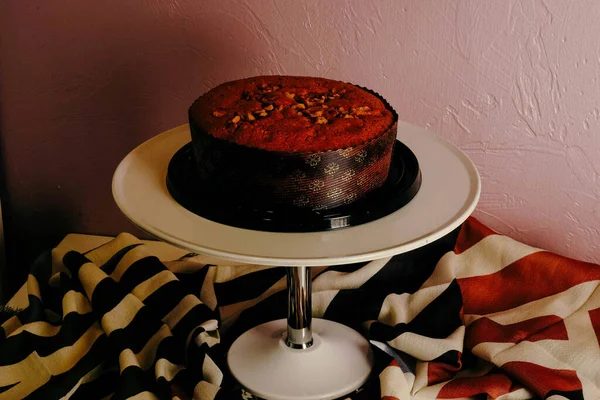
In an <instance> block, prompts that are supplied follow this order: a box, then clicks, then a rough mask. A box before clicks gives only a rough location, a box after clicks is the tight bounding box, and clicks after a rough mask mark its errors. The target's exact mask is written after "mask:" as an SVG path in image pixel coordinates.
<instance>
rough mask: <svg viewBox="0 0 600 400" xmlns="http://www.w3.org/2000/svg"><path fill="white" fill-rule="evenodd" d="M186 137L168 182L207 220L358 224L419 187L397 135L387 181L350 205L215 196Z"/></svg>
mask: <svg viewBox="0 0 600 400" xmlns="http://www.w3.org/2000/svg"><path fill="white" fill-rule="evenodd" d="M195 171H196V169H195V168H194V160H193V155H192V146H191V143H188V144H186V145H184V146H183V147H182V148H181V149H179V150H178V151H177V153H175V155H173V158H171V161H170V162H169V167H168V171H167V188H168V190H169V193H171V196H173V198H174V199H175V201H177V202H178V203H179V204H181V205H182V206H183V207H185V208H186V209H188V210H189V211H191V212H193V213H194V214H196V215H199V216H201V217H203V218H206V219H208V220H211V221H214V222H218V223H222V224H225V225H230V226H234V227H237V228H245V229H252V230H259V231H268V232H319V231H327V230H332V229H340V228H347V227H351V226H357V225H360V224H364V223H367V222H371V221H374V220H377V219H379V218H382V217H385V216H386V215H389V214H391V213H393V212H394V211H397V210H399V209H400V208H402V207H403V206H405V205H406V204H408V202H410V201H411V200H412V199H413V198H414V197H415V195H416V194H417V192H418V191H419V188H420V187H421V179H422V178H421V171H420V169H419V162H418V161H417V158H416V157H415V155H414V154H413V152H412V151H411V150H410V149H409V148H408V147H406V146H405V145H404V144H403V143H401V142H400V141H396V143H395V144H394V150H393V153H392V162H391V166H390V172H389V175H388V179H387V181H386V182H385V183H384V184H383V186H381V187H379V188H377V189H375V190H373V191H372V192H370V193H369V194H367V195H366V196H365V197H363V198H361V199H359V200H357V201H355V202H353V203H352V204H349V205H343V206H340V207H336V208H332V209H329V210H320V211H313V210H306V209H300V208H295V207H261V208H259V207H254V206H248V204H247V202H242V201H239V200H238V201H237V202H235V201H233V200H232V199H224V198H221V197H219V196H218V193H214V191H211V188H210V187H209V185H206V184H203V183H202V182H201V181H200V180H199V179H198V177H197V176H196V172H195Z"/></svg>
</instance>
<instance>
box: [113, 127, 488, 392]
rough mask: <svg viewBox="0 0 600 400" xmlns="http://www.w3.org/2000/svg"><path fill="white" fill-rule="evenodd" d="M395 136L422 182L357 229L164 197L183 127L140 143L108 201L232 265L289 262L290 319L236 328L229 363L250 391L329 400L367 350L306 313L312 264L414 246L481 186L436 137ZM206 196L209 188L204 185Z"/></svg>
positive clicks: (173, 240)
mask: <svg viewBox="0 0 600 400" xmlns="http://www.w3.org/2000/svg"><path fill="white" fill-rule="evenodd" d="M398 132H399V134H398V139H399V140H400V141H401V142H403V143H404V144H405V145H406V146H408V147H409V148H410V149H411V150H412V152H413V153H414V154H415V155H416V157H417V159H418V160H419V166H420V169H421V174H422V177H423V181H422V184H421V188H420V190H419V192H418V193H417V195H416V196H415V198H414V199H413V200H412V201H411V202H410V203H408V204H407V205H406V206H404V207H403V208H401V209H400V210H398V211H396V212H394V213H392V214H390V215H387V216H385V217H383V218H380V219H378V220H376V221H373V222H369V223H366V224H363V225H358V226H354V227H349V228H344V229H339V230H331V231H324V232H309V233H276V232H264V231H254V230H248V229H242V228H235V227H231V226H227V225H223V224H219V223H216V222H213V221H210V220H208V219H205V218H202V217H200V216H198V215H196V214H194V213H192V212H190V211H188V210H187V209H185V208H184V207H182V206H181V205H180V204H179V203H177V202H176V201H175V200H174V199H173V198H172V197H171V195H170V194H169V191H168V189H167V186H166V175H167V168H168V165H169V162H170V160H171V158H172V157H173V155H174V154H175V153H176V152H177V151H178V150H179V149H180V148H181V147H182V146H183V145H184V144H186V143H188V142H189V141H190V134H189V127H188V126H187V125H182V126H180V127H177V128H174V129H172V130H170V131H167V132H165V133H162V134H160V135H158V136H156V137H154V138H152V139H150V140H148V141H146V142H144V143H143V144H141V145H140V146H138V147H137V148H136V149H134V150H133V151H132V152H131V153H129V154H128V155H127V156H126V157H125V158H124V159H123V161H122V162H121V163H120V164H119V166H118V167H117V170H116V172H115V174H114V177H113V197H114V199H115V201H116V203H117V205H118V206H119V208H120V209H121V211H122V212H123V213H124V214H125V215H126V216H127V217H128V218H129V219H130V220H131V221H132V222H133V223H135V224H136V225H137V226H139V227H140V228H141V229H142V230H144V231H146V232H148V233H150V234H152V235H154V236H156V237H158V238H160V239H161V240H163V241H165V242H168V243H170V244H172V245H175V246H178V247H181V248H184V249H187V250H190V251H193V252H196V253H201V254H205V255H211V256H215V257H218V258H220V259H224V260H229V261H233V262H237V263H249V264H261V265H272V266H286V267H287V282H288V318H287V321H286V320H285V319H282V320H277V321H272V322H268V323H266V324H262V325H260V326H257V327H255V328H253V329H250V330H249V331H248V332H246V333H244V334H242V335H241V336H240V337H239V338H238V339H237V340H236V341H235V342H234V343H233V345H232V346H231V348H230V350H229V353H228V357H227V361H228V365H229V368H230V370H231V372H232V374H233V376H234V377H235V378H236V379H237V380H238V381H239V382H240V383H241V384H242V385H243V386H244V387H246V388H247V389H248V390H249V391H250V392H252V393H254V394H256V395H257V396H259V397H264V398H267V399H271V400H313V399H315V400H316V399H335V398H338V397H340V396H343V395H345V394H347V393H350V392H352V391H353V390H355V389H357V388H359V387H360V386H361V385H362V384H363V383H364V382H365V381H366V380H367V378H368V376H369V374H370V372H371V366H372V361H371V354H370V346H369V343H368V341H367V340H366V339H364V338H363V337H362V336H361V335H360V334H359V333H358V332H355V331H354V330H352V329H350V328H348V327H346V326H344V325H341V324H338V323H335V322H332V321H326V320H322V319H311V278H310V275H311V274H310V268H309V267H311V266H325V265H339V264H350V263H357V262H364V261H370V260H376V259H380V258H385V257H390V256H393V255H396V254H400V253H404V252H406V251H409V250H413V249H416V248H418V247H421V246H424V245H426V244H428V243H431V242H433V241H435V240H436V239H439V238H440V237H442V236H444V235H446V234H448V233H450V232H451V231H452V230H454V229H455V228H457V227H458V226H459V225H460V224H461V223H462V222H463V221H464V220H465V219H466V218H467V217H468V216H469V215H470V214H471V213H472V212H473V210H474V209H475V206H476V204H477V201H478V200H479V194H480V190H481V186H480V180H479V175H478V173H477V170H476V168H475V166H474V165H473V163H472V162H471V161H470V160H469V159H468V158H467V157H466V156H465V155H464V154H463V153H462V152H461V151H460V150H458V149H457V148H456V147H454V146H452V145H451V144H450V143H448V142H447V141H445V140H443V139H442V138H440V137H438V136H437V135H435V134H433V133H431V132H429V131H427V130H424V129H421V128H417V127H414V126H411V125H408V124H405V123H399V125H398ZM207 193H210V188H207Z"/></svg>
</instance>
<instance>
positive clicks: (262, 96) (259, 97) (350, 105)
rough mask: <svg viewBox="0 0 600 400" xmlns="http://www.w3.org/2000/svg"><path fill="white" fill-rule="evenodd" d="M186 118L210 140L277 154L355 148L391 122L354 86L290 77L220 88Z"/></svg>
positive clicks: (368, 95) (250, 80)
mask: <svg viewBox="0 0 600 400" xmlns="http://www.w3.org/2000/svg"><path fill="white" fill-rule="evenodd" d="M190 117H191V119H192V120H193V122H194V123H195V124H197V125H198V127H199V128H200V129H202V130H204V131H206V132H208V133H209V134H211V135H213V136H214V137H217V138H221V139H224V140H227V141H230V142H234V143H237V144H240V145H244V146H247V147H254V148H259V149H265V150H270V151H281V152H319V151H328V150H337V149H341V148H346V147H352V146H357V145H360V144H363V143H365V142H367V141H369V140H371V139H374V138H377V137H379V136H380V135H381V134H383V133H384V132H386V131H387V130H388V129H389V128H390V127H391V126H392V125H393V124H394V122H395V116H394V114H393V113H392V111H391V110H390V109H389V108H388V107H387V106H386V105H385V104H384V102H383V101H382V100H381V99H380V98H379V97H377V96H376V95H373V94H371V93H369V92H368V91H366V90H364V89H361V88H359V87H358V86H355V85H352V84H348V83H344V82H340V81H335V80H330V79H324V78H312V77H291V76H258V77H253V78H248V79H241V80H237V81H232V82H226V83H223V84H221V85H219V86H217V87H215V88H214V89H212V90H210V91H208V92H207V93H205V94H204V95H203V96H201V97H200V98H199V99H198V100H196V102H194V104H193V105H192V106H191V108H190Z"/></svg>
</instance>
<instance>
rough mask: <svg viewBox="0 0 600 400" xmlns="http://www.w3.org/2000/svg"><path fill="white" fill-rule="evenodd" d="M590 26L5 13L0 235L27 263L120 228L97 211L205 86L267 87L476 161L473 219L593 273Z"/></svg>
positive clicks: (547, 8)
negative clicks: (320, 100) (333, 82)
mask: <svg viewBox="0 0 600 400" xmlns="http://www.w3.org/2000/svg"><path fill="white" fill-rule="evenodd" d="M599 13H600V2H597V1H594V0H582V1H579V2H565V1H563V0H495V1H485V2H483V1H479V0H452V1H435V0H427V1H411V0H407V1H392V0H389V1H376V2H368V1H359V0H355V1H320V2H319V1H306V0H302V1H297V0H294V1H282V0H272V1H249V0H229V1H222V0H219V1H191V0H190V1H175V0H170V1H167V0H164V1H150V0H146V1H139V0H138V1H133V0H131V1H115V0H111V1H108V0H105V1H91V0H87V1H76V2H63V3H61V4H60V5H59V3H58V2H47V1H41V0H28V1H21V0H5V1H3V2H1V3H0V37H2V46H1V49H0V60H1V61H0V77H1V79H2V80H1V86H0V134H1V135H2V136H1V138H2V142H1V146H2V163H3V166H4V171H3V172H4V175H5V180H4V193H3V196H4V198H3V201H4V202H5V203H6V208H7V209H8V210H6V209H5V212H6V211H9V212H10V215H8V218H7V219H9V221H7V223H8V224H9V225H10V226H9V229H11V230H10V231H9V233H8V234H9V235H11V234H12V238H13V244H14V243H16V242H18V243H21V245H23V243H25V241H30V240H32V239H37V240H36V243H39V244H38V245H28V246H30V248H31V249H32V251H33V250H36V249H37V248H38V247H39V248H42V247H45V246H49V245H52V244H53V243H52V242H53V241H58V239H60V237H61V236H62V235H63V234H65V233H66V232H69V231H79V232H96V233H115V232H117V231H121V230H132V229H133V228H132V227H131V225H129V224H128V223H127V222H126V221H125V219H124V218H123V217H121V215H120V214H119V212H118V211H117V208H116V206H115V205H114V204H113V200H112V198H111V192H110V181H111V176H112V172H113V170H114V168H115V166H116V165H117V163H118V162H119V160H120V159H121V158H122V157H123V156H124V155H125V154H126V153H127V152H128V151H129V150H131V149H132V148H133V147H134V146H136V145H137V144H138V143H140V142H142V141H143V140H145V139H147V138H149V137H151V136H153V135H155V134H157V133H159V132H161V131H163V130H166V129H168V128H170V127H173V126H176V125H179V124H182V123H184V122H186V110H187V107H188V105H189V104H190V103H191V102H192V100H193V99H194V98H195V97H197V96H198V95H200V94H201V93H203V92H204V91H206V90H207V89H208V88H210V87H212V86H214V85H216V84H218V83H220V82H223V81H226V80H230V79H234V78H239V77H244V76H250V75H256V74H272V73H280V74H301V75H318V76H325V77H331V78H337V79H341V80H346V81H351V82H356V83H360V84H362V85H365V86H368V87H371V88H373V89H375V90H377V91H379V92H381V93H382V94H383V95H385V96H386V97H387V98H388V99H389V100H390V102H391V103H392V104H393V105H394V106H395V107H396V108H397V110H398V111H399V113H400V115H401V118H402V119H404V120H406V121H408V122H411V123H414V124H417V125H420V126H423V127H427V128H428V129H431V130H434V131H436V132H438V133H439V134H440V135H443V136H444V137H446V138H448V139H449V140H451V141H452V142H453V143H455V144H456V145H458V146H459V147H460V148H462V149H463V150H464V151H466V152H467V153H468V154H469V156H470V157H471V158H472V159H473V160H474V161H475V163H476V164H477V165H478V167H479V169H480V172H481V176H482V181H483V195H482V199H481V204H480V206H479V208H478V210H477V213H476V215H477V216H478V217H479V218H481V219H482V220H483V222H485V223H486V224H488V225H490V226H492V227H493V228H495V229H497V230H499V231H501V232H503V233H507V234H509V235H512V236H513V237H515V238H517V239H520V240H523V241H526V242H528V243H531V244H533V245H536V246H540V247H544V248H547V249H551V250H554V251H557V252H559V253H563V254H566V255H571V256H574V257H576V258H580V259H584V260H595V261H597V262H600V249H599V243H600V201H599V198H600V137H599V132H598V131H599V128H600V111H599V110H600V90H599V89H600V83H599V82H598V79H599V78H600V56H599V54H600V47H599V46H598V40H597V38H598V37H599V35H600V29H598V28H597V26H598V25H597V23H596V20H595V19H596V16H597V15H598V14H599ZM133 232H134V233H136V234H139V232H138V231H133ZM18 243H17V244H18ZM32 246H33V247H32ZM35 246H38V247H35Z"/></svg>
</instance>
